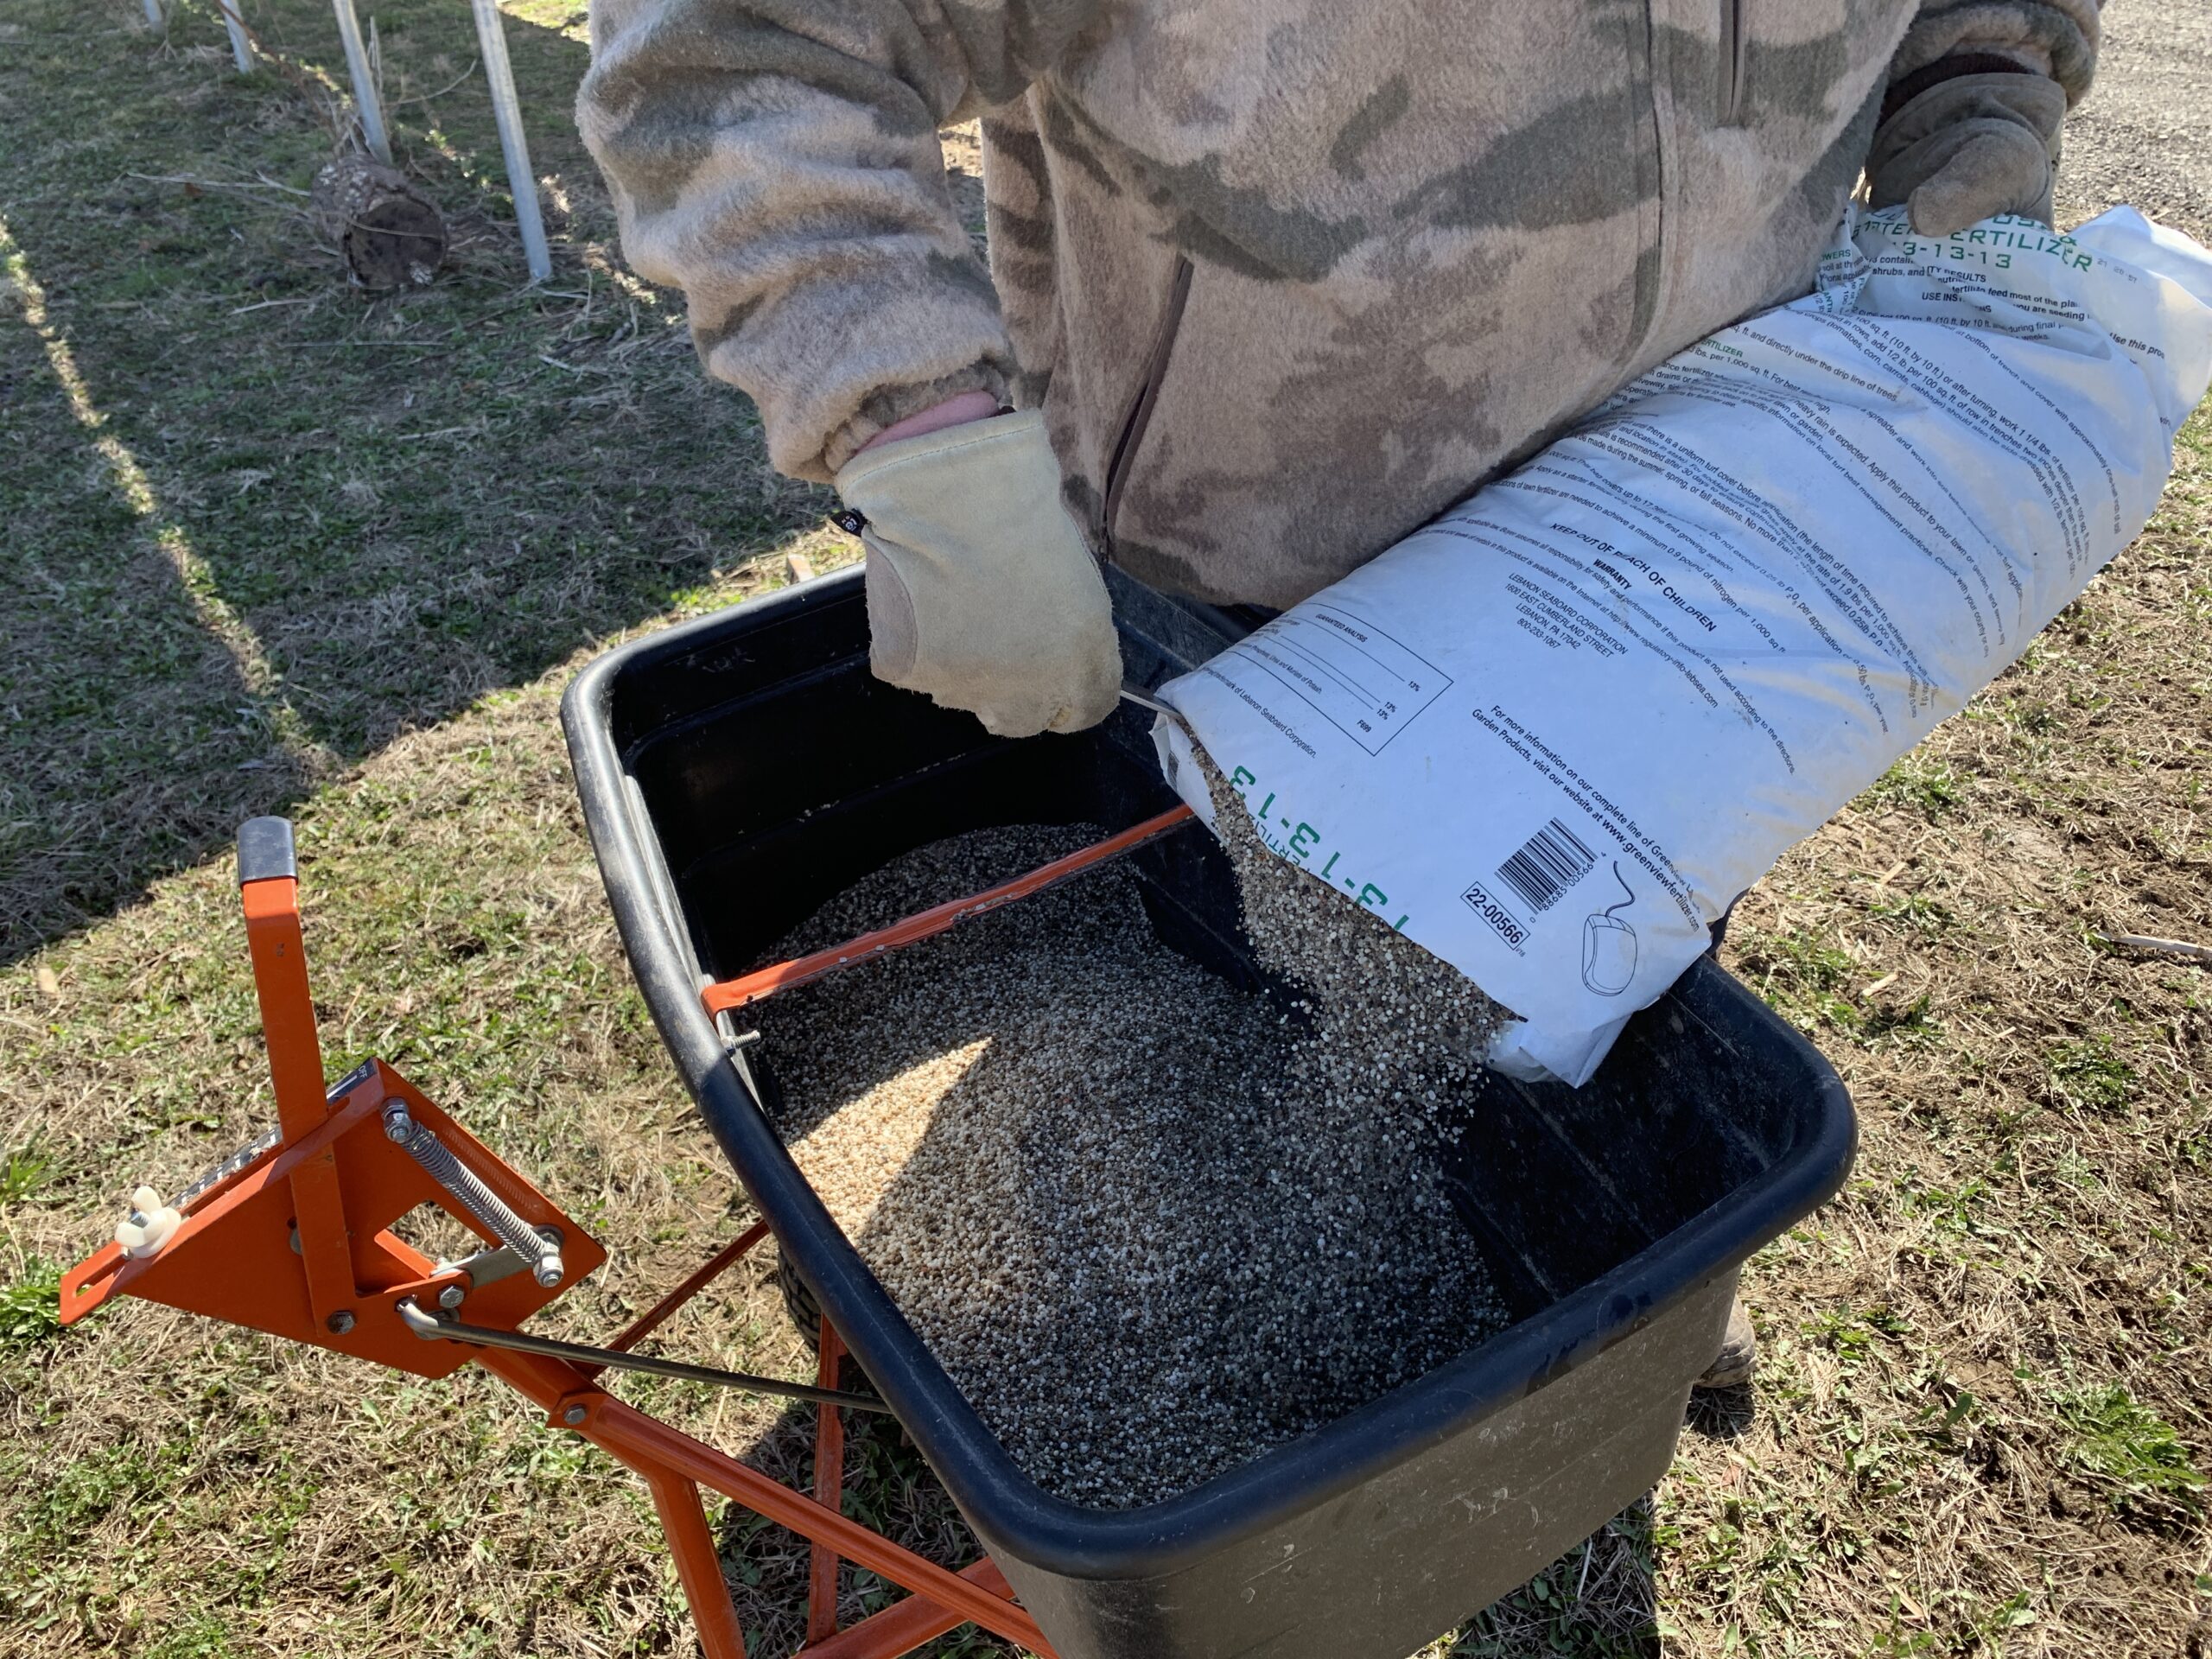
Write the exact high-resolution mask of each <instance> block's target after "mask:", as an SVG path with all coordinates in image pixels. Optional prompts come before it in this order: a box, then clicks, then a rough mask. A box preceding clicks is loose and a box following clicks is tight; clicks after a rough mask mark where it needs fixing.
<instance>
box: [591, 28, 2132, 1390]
mask: <svg viewBox="0 0 2212 1659" xmlns="http://www.w3.org/2000/svg"><path fill="white" fill-rule="evenodd" d="M591 30H592V67H591V70H590V73H588V75H587V76H586V78H585V80H584V83H583V87H582V93H581V95H580V97H579V100H578V115H579V121H580V124H581V125H582V130H583V135H584V138H585V140H586V142H587V143H588V145H589V146H590V149H591V151H592V154H593V155H594V156H595V157H596V158H597V159H598V162H599V163H600V165H601V168H603V169H604V170H605V172H606V175H607V180H608V181H609V183H610V184H611V185H612V187H613V193H614V199H615V201H616V204H617V207H618V210H619V212H620V219H621V227H622V241H623V247H624V250H625V251H626V254H627V256H628V257H629V259H630V262H631V264H632V265H634V266H635V267H636V268H637V270H639V273H640V274H641V275H643V276H644V277H647V278H649V279H650V280H652V281H654V282H658V283H671V284H674V285H676V286H677V287H680V288H682V289H683V291H684V294H685V296H686V297H687V299H688V301H689V302H690V315H691V327H692V334H693V337H694V339H695V340H696V342H697V344H698V347H699V351H700V353H701V355H702V357H703V358H704V359H705V360H706V363H707V365H708V367H709V369H710V370H711V371H712V372H714V373H715V375H717V376H719V377H720V378H723V379H725V380H728V381H730V382H732V383H734V385H737V386H739V387H741V389H743V390H744V391H746V392H747V393H749V394H750V395H751V396H752V397H753V400H754V402H755V403H757V404H759V406H760V417H761V421H762V423H763V424H764V426H765V427H766V433H767V441H768V453H769V456H770V458H771V460H772V461H773V462H774V464H775V465H776V466H777V467H779V468H780V469H781V470H783V471H784V472H785V473H788V474H792V475H793V476H795V477H798V478H804V479H811V480H818V481H823V482H829V483H834V484H835V485H836V487H837V489H838V491H839V493H841V495H842V497H843V499H844V500H845V502H846V504H847V505H849V507H852V508H854V509H855V510H856V512H858V513H860V514H861V516H862V518H864V520H865V528H864V530H863V531H862V534H863V538H864V540H865V542H866V543H867V548H868V568H867V574H866V591H867V597H868V622H869V627H870V631H871V637H872V643H871V660H872V664H873V666H874V671H875V672H876V673H877V674H878V675H880V677H883V678H884V679H886V680H888V681H890V682H891V683H893V684H897V685H902V686H906V687H910V688H912V689H913V690H918V691H923V692H926V693H927V694H929V695H930V696H931V697H933V698H935V699H936V700H937V701H938V702H941V703H945V704H949V705H950V706H953V707H956V708H960V709H969V710H972V711H973V712H975V713H976V715H978V716H980V717H981V719H982V721H983V723H984V724H985V725H986V726H987V727H988V728H990V729H991V730H993V731H994V732H998V733H1002V734H1010V735H1027V734H1032V733H1035V732H1039V731H1046V730H1051V731H1071V730H1076V729H1079V728H1083V727H1085V726H1089V725H1090V724H1092V723H1093V722H1095V721H1098V720H1101V719H1103V718H1104V716H1105V715H1107V714H1108V713H1109V711H1110V710H1111V709H1112V708H1113V707H1114V703H1115V698H1116V691H1117V690H1118V688H1119V686H1120V683H1121V662H1120V658H1119V654H1118V651H1117V648H1116V644H1115V636H1114V630H1113V626H1112V620H1111V618H1110V615H1109V608H1108V603H1107V596H1106V588H1105V585H1104V583H1103V581H1102V580H1101V578H1100V575H1099V565H1100V562H1101V561H1111V562H1112V563H1116V564H1118V565H1120V566H1121V567H1122V569H1125V570H1126V571H1128V573H1129V574H1130V575H1134V576H1136V577H1138V578H1140V579H1141V580H1143V581H1145V582H1150V583H1152V584H1154V586H1157V587H1162V588H1169V589H1172V590H1175V591H1178V592H1181V593H1184V594H1191V595H1193V596H1195V597H1198V598H1201V599H1206V600H1211V601H1217V602H1239V601H1241V602H1251V603H1257V604H1261V605H1267V606H1274V607H1287V606H1289V605H1292V604H1294V603H1295V602H1296V601H1299V600H1300V599H1302V598H1304V597H1305V596H1306V594H1311V593H1313V591H1314V590H1315V589H1317V588H1321V587H1323V586H1325V585H1326V584H1327V583H1329V582H1332V581H1334V580H1336V579H1337V578H1338V577H1339V576H1342V575H1344V574H1345V573H1346V572H1347V571H1350V570H1351V569H1354V568H1356V567H1357V566H1358V565H1359V564H1361V563H1363V562H1364V561H1366V560H1367V559H1369V558H1370V557H1372V556H1374V555H1375V554H1376V553H1377V552H1379V551H1380V550H1383V548H1385V547H1388V546H1389V544H1390V543H1393V542H1395V541H1397V540H1398V539H1399V538H1400V537H1403V536H1405V535H1406V534H1407V533H1408V531H1412V530H1414V528H1415V527H1417V526H1418V525H1420V524H1423V523H1425V522H1427V520H1428V519H1430V518H1434V517H1435V516H1436V515H1437V514H1438V513H1439V512H1441V511H1443V510H1444V509H1445V508H1446V507H1447V506H1449V505H1452V503H1454V502H1456V501H1459V500H1460V499H1463V498H1464V497H1465V496H1466V495H1468V494H1469V493H1471V492H1472V491H1473V490H1474V489H1475V488H1476V486H1478V485H1480V484H1481V483H1483V482H1484V480H1487V479H1489V478H1490V477H1491V476H1492V475H1493V474H1497V472H1498V471H1500V470H1501V469H1502V468H1503V467H1506V466H1508V465H1509V464H1510V463H1512V462H1513V461H1517V460H1518V459H1520V458H1521V457H1522V456H1525V455H1526V454H1529V453H1530V452H1531V451H1533V450H1535V449H1536V448H1540V447H1541V445H1542V444H1543V443H1545V442H1548V440H1549V439H1550V438H1551V437H1553V436H1554V435H1556V434H1557V433H1558V432H1559V431H1560V429H1562V428H1563V427H1565V426H1566V425H1567V423H1571V422H1573V420H1574V419H1575V418H1576V417H1577V416H1580V415H1581V414H1582V413H1583V412H1585V411H1586V410H1589V409H1590V408H1592V406H1593V405H1595V404H1598V403H1599V402H1601V401H1602V400H1603V399H1604V398H1605V397H1606V396H1607V395H1609V394H1610V393H1611V392H1612V391H1614V390H1615V389H1616V388H1618V387H1619V386H1620V385H1623V384H1624V383H1625V382H1626V381H1628V380H1629V379H1630V378H1633V377H1634V376H1636V375H1637V374H1639V373H1641V372H1643V371H1644V370H1646V369H1648V368H1650V367H1651V366H1652V365H1655V364H1656V363H1658V362H1660V361H1661V360H1662V359H1665V358H1667V357H1669V356H1671V355H1672V354H1674V353H1676V352H1678V351H1681V349H1682V348H1683V347H1685V346H1688V345H1690V344H1691V343H1692V342H1693V341H1695V340H1699V339H1701V338H1703V337H1704V336H1705V335H1707V334H1712V333H1713V332H1714V331H1715V330H1717V329H1719V328H1723V327H1726V326H1727V325H1728V324H1730V323H1732V322H1733V321H1736V320H1737V319H1738V318H1740V317H1742V316H1744V315H1745V314H1746V313H1749V312H1751V311H1755V310H1758V309H1760V308H1764V307H1766V306H1770V305H1773V304H1776V303H1777V302H1781V301H1784V300H1787V299H1790V298H1792V297H1795V296H1797V295H1800V294H1802V293H1803V292H1805V291H1806V289H1808V287H1809V285H1810V283H1811V279H1812V275H1813V270H1814V266H1815V263H1816V262H1817V260H1818V258H1819V257H1820V255H1821V251H1822V250H1823V249H1824V248H1825V247H1826V246H1827V244H1828V242H1829V240H1830V238H1831V236H1832V233H1833V232H1834V228H1835V226H1836V223H1837V220H1838V219H1839V216H1840V213H1841V212H1842V208H1843V205H1844V202H1845V200H1846V198H1847V196H1848V195H1849V194H1850V193H1851V192H1852V190H1853V187H1854V185H1855V184H1856V182H1857V181H1858V180H1859V175H1860V173H1861V171H1862V170H1863V171H1864V172H1865V174H1866V180H1867V184H1868V187H1869V193H1870V198H1871V200H1872V203H1873V205H1874V206H1876V207H1884V206H1888V205H1890V204H1892V203H1897V202H1905V203H1909V204H1910V208H1909V211H1910V214H1911V217H1912V221H1913V224H1914V226H1915V227H1916V228H1917V229H1918V230H1920V231H1922V232H1925V233H1928V234H1931V235H1935V234H1942V233H1943V232H1949V231H1952V230H1955V229H1957V228H1960V227H1961V226H1966V225H1969V224H1972V223H1973V222H1974V221H1975V220H1977V219H1983V218H1986V217H1987V216H1989V215H1990V214H1993V213H2028V214H2032V215H2034V216H2035V217H2037V218H2039V219H2044V220H2045V221H2046V222H2047V221H2048V220H2049V219H2050V211H2051V207H2050V203H2051V181H2052V172H2053V168H2054V166H2055V164H2056V158H2057V155H2058V134H2059V123H2060V120H2061V118H2063V116H2064V114H2065V112H2066V110H2067V108H2068V107H2069V105H2071V104H2072V103H2074V102H2075V101H2076V100H2078V99H2080V98H2081V96H2082V93H2083V92H2085V91H2086V90H2087V89H2088V84H2089V77H2090V73H2091V71H2092V68H2093V67H2094V63H2095V59H2096V48H2097V38H2098V0H1520V3H1508V0H1428V3H1414V0H1217V3H1205V0H597V3H595V4H594V6H593V7H592V12H591ZM978 115H980V116H981V118H982V141H983V183H984V190H985V194H986V198H987V202H988V219H987V228H988V239H989V246H990V269H989V270H988V273H987V272H986V271H985V270H984V267H983V265H982V263H981V262H980V261H979V260H978V259H977V258H976V255H975V253H974V251H972V249H971V247H970V245H969V240H968V237H967V234H966V232H964V231H963V228H962V226H961V223H960V220H959V218H958V216H957V214H956V213H955V212H954V209H953V204H952V199H951V195H950V191H949V189H948V188H947V185H946V181H945V177H944V161H943V156H942V154H941V152H940V150H939V149H938V129H939V128H940V127H942V126H944V125H946V124H950V123H954V122H959V121H964V120H966V119H968V118H969V117H971V116H978ZM1007 405H1011V408H1010V409H1009V408H1008V407H1007ZM1731 1343H1732V1345H1731V1348H1730V1349H1729V1351H1726V1352H1724V1354H1723V1356H1722V1358H1721V1361H1720V1362H1719V1364H1718V1365H1717V1367H1716V1370H1715V1371H1714V1372H1713V1373H1710V1374H1708V1377H1707V1381H1709V1382H1718V1381H1726V1380H1730V1378H1731V1376H1732V1372H1733V1371H1734V1370H1742V1371H1745V1372H1747V1371H1748V1366H1749V1352H1750V1350H1749V1326H1748V1325H1747V1324H1745V1322H1744V1321H1743V1320H1742V1319H1741V1317H1740V1313H1739V1314H1738V1319H1736V1320H1735V1321H1734V1322H1733V1324H1732V1338H1731ZM1732 1354H1739V1355H1740V1359H1741V1362H1742V1363H1740V1365H1739V1364H1738V1363H1736V1362H1735V1361H1733V1360H1732V1358H1731V1355H1732Z"/></svg>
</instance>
